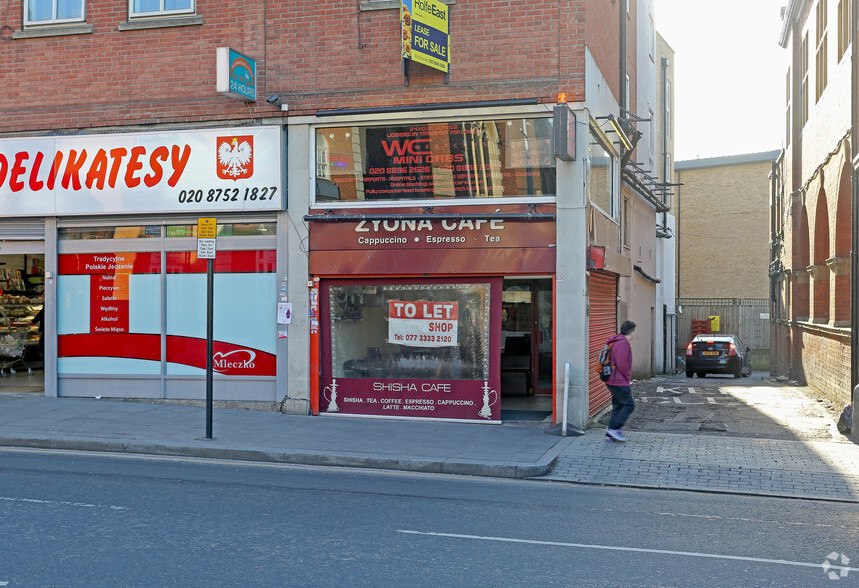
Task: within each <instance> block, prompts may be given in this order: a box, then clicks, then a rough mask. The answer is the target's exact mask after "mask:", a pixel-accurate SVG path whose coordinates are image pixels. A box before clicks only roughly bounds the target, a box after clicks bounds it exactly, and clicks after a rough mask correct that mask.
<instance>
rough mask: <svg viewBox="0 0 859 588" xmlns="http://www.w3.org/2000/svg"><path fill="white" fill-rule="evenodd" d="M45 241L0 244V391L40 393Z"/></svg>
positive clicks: (42, 348) (42, 373)
mask: <svg viewBox="0 0 859 588" xmlns="http://www.w3.org/2000/svg"><path fill="white" fill-rule="evenodd" d="M44 305H45V243H44V241H32V242H30V241H0V392H11V391H14V392H27V391H32V392H43V391H44V386H45V376H44V371H43V367H44V359H43V354H44V347H43V344H42V338H43V335H44V332H43V320H42V319H43V316H44V315H43V313H42V312H41V311H42V309H43V308H44Z"/></svg>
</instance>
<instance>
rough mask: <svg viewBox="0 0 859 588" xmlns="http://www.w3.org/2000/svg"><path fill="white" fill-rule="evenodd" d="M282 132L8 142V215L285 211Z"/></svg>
mask: <svg viewBox="0 0 859 588" xmlns="http://www.w3.org/2000/svg"><path fill="white" fill-rule="evenodd" d="M280 139H281V135H280V129H279V128H277V127H245V128H224V129H213V130H201V131H180V132H160V133H146V134H113V135H73V136H62V137H22V138H16V139H0V215H21V216H27V215H34V216H35V215H45V216H51V215H70V214H107V213H124V212H192V211H202V210H205V211H220V210H226V211H242V210H280V209H282V208H283V205H282V203H283V197H282V190H281V189H280V185H281V173H280V169H281V167H280V166H281V140H280Z"/></svg>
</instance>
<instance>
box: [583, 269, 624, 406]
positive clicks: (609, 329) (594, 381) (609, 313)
mask: <svg viewBox="0 0 859 588" xmlns="http://www.w3.org/2000/svg"><path fill="white" fill-rule="evenodd" d="M588 305H589V311H588V341H589V346H588V357H589V361H588V415H589V416H593V415H595V414H596V413H598V412H599V411H600V410H602V409H603V408H604V407H605V406H607V405H608V403H609V402H611V393H610V392H609V391H608V388H606V385H605V382H603V381H602V380H600V378H599V376H598V375H597V359H598V357H599V353H600V351H601V350H602V348H603V347H604V346H605V342H606V339H608V338H609V337H611V336H613V335H616V334H617V276H615V275H614V274H607V273H599V272H591V274H590V279H589V285H588Z"/></svg>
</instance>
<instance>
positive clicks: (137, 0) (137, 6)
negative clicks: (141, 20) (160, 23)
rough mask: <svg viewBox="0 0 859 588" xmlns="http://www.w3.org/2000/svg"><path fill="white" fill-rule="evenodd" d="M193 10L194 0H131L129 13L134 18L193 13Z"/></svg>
mask: <svg viewBox="0 0 859 588" xmlns="http://www.w3.org/2000/svg"><path fill="white" fill-rule="evenodd" d="M194 10H195V6H194V0H131V6H130V15H131V17H132V18H134V17H138V16H167V15H173V14H193V13H194Z"/></svg>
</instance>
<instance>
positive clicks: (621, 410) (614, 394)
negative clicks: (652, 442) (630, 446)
mask: <svg viewBox="0 0 859 588" xmlns="http://www.w3.org/2000/svg"><path fill="white" fill-rule="evenodd" d="M634 331H635V323H634V322H632V321H624V323H623V324H622V325H621V326H620V333H619V334H617V335H615V336H614V337H611V338H610V339H609V340H608V341H607V343H611V344H612V346H611V366H612V370H611V376H610V377H609V379H608V381H607V382H606V386H608V389H609V392H611V418H610V419H609V422H608V429H607V430H606V432H605V438H606V441H619V442H623V441H626V437H625V436H624V434H623V431H622V430H621V429H622V428H623V425H624V424H625V423H626V419H628V418H629V415H631V414H632V411H633V410H635V401H634V400H633V399H632V388H630V385H629V384H630V382H631V381H632V347H631V346H630V345H629V339H630V337H631V336H632V333H633V332H634Z"/></svg>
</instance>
